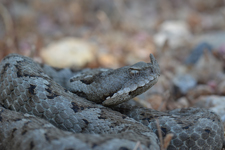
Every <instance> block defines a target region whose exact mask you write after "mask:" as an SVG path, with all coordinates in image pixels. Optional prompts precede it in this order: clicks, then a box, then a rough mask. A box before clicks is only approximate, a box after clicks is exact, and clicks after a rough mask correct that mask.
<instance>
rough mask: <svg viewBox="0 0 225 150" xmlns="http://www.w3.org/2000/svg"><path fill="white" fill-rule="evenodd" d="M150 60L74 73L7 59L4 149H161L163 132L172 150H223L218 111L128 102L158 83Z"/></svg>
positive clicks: (0, 145)
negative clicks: (170, 136)
mask: <svg viewBox="0 0 225 150" xmlns="http://www.w3.org/2000/svg"><path fill="white" fill-rule="evenodd" d="M150 58H151V63H144V62H139V63H136V64H134V65H131V66H125V67H122V68H118V69H115V70H113V69H93V70H90V69H85V70H82V71H73V70H70V69H62V70H60V69H59V70H57V69H54V68H51V67H49V66H46V65H42V66H41V65H39V64H37V63H35V62H34V61H33V60H32V59H30V58H27V57H24V56H20V55H17V54H10V55H8V56H7V57H5V58H4V59H3V60H2V62H1V64H0V82H1V83H0V91H1V97H0V104H1V105H0V149H5V150H16V149H25V150H27V149H35V150H39V149H46V150H47V149H54V150H57V149H58V150H63V149H70V150H72V149H74V150H75V149H77V150H78V149H96V150H101V149H104V150H132V149H134V147H135V146H137V142H138V141H139V142H140V145H141V147H142V149H144V150H147V149H151V150H159V149H160V142H159V139H158V137H157V135H158V133H159V132H161V133H162V136H163V137H165V136H166V134H168V133H173V134H174V137H173V139H172V140H171V142H170V145H169V147H168V149H169V150H174V149H177V150H178V149H182V150H185V149H208V150H210V149H212V150H220V149H221V148H222V145H223V138H224V137H223V125H222V122H221V121H220V119H219V117H218V116H217V115H216V114H215V113H213V112H211V111H208V110H206V109H200V108H188V109H177V110H173V111H169V112H159V111H155V110H151V109H146V108H142V107H139V106H137V104H134V103H135V102H133V101H129V102H127V101H128V100H129V99H132V98H133V97H135V96H137V95H139V94H141V93H143V92H145V91H146V90H147V89H149V88H150V87H152V86H153V85H154V84H155V83H156V82H157V80H158V77H159V74H160V71H159V66H158V63H157V61H156V60H155V58H154V57H153V55H150ZM44 72H45V73H44ZM52 79H54V80H55V81H57V82H58V83H56V82H55V81H54V80H52ZM122 102H124V103H122ZM120 103H122V104H120ZM11 110H13V111H11ZM15 111H17V112H15ZM24 113H25V114H24ZM28 114H31V115H28ZM156 120H158V122H159V126H160V131H158V127H157V123H156ZM49 122H50V123H49ZM53 125H54V126H53ZM56 127H57V128H56ZM68 131H70V132H68Z"/></svg>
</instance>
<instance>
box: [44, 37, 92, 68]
mask: <svg viewBox="0 0 225 150" xmlns="http://www.w3.org/2000/svg"><path fill="white" fill-rule="evenodd" d="M94 53H95V47H94V46H93V45H92V44H90V43H88V42H86V41H84V40H82V39H77V38H65V39H62V40H60V41H57V42H54V43H52V44H50V45H49V46H47V47H45V48H43V49H42V50H41V53H40V55H41V58H42V59H43V61H44V62H45V63H47V64H48V65H50V66H53V67H59V68H65V67H71V66H77V67H82V66H84V65H85V64H86V63H88V62H91V61H93V60H94Z"/></svg>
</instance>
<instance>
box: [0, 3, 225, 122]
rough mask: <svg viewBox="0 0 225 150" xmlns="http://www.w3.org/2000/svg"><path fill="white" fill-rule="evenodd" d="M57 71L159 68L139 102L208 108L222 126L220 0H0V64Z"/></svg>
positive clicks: (224, 31)
mask: <svg viewBox="0 0 225 150" xmlns="http://www.w3.org/2000/svg"><path fill="white" fill-rule="evenodd" d="M9 53H19V54H22V55H25V56H29V57H32V58H33V59H34V60H35V61H37V62H39V63H47V64H49V65H51V66H54V67H60V68H63V67H77V68H85V67H90V68H96V67H107V68H118V67H121V66H124V65H131V64H134V63H136V62H138V61H145V62H149V61H150V60H149V54H150V53H152V54H153V55H154V56H155V57H156V59H157V61H158V62H159V64H160V68H161V76H160V79H159V81H158V83H157V84H156V85H155V86H154V87H153V88H151V89H150V90H149V91H147V92H146V93H144V94H142V95H140V96H138V97H137V98H135V100H138V101H139V102H140V103H142V104H143V105H144V106H146V107H148V108H153V109H157V110H171V109H174V108H184V107H191V106H195V107H199V106H200V107H205V108H209V109H211V110H213V111H215V112H216V113H217V114H219V115H220V116H221V118H222V120H223V121H225V97H224V95H225V74H224V62H225V1H224V0H138V1H137V0H0V59H2V58H3V57H5V56H6V55H7V54H9Z"/></svg>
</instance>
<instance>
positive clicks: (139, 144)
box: [133, 141, 143, 150]
mask: <svg viewBox="0 0 225 150" xmlns="http://www.w3.org/2000/svg"><path fill="white" fill-rule="evenodd" d="M138 148H140V150H143V149H142V147H141V142H140V141H137V144H136V145H135V147H134V149H133V150H137V149H138Z"/></svg>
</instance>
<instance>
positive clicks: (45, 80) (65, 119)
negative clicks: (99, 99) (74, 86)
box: [0, 54, 159, 150]
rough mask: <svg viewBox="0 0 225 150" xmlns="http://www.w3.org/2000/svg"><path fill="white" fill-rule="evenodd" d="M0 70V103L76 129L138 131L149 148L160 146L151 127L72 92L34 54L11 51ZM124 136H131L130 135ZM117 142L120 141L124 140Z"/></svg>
mask: <svg viewBox="0 0 225 150" xmlns="http://www.w3.org/2000/svg"><path fill="white" fill-rule="evenodd" d="M0 73H1V78H0V82H1V83H0V91H2V92H1V96H0V104H1V105H2V106H3V107H5V108H7V109H10V110H14V111H18V112H23V113H29V114H32V115H35V116H38V117H41V118H44V119H46V120H48V121H49V122H50V123H52V124H53V125H55V126H56V127H58V128H60V129H63V130H67V131H71V132H74V133H95V134H118V133H121V134H123V135H124V134H126V133H127V134H129V133H134V134H135V135H136V136H134V137H133V140H134V139H137V141H140V142H141V143H143V144H144V146H145V147H146V148H148V149H151V150H158V149H159V141H158V138H157V136H156V135H155V134H154V133H153V132H152V131H151V130H150V129H149V128H148V127H146V126H144V125H142V124H141V123H139V122H137V121H135V120H134V119H132V118H129V117H127V116H125V115H122V114H121V113H119V112H116V111H113V110H111V109H110V108H106V107H103V106H101V105H98V104H95V103H93V102H90V101H87V100H85V99H83V98H80V97H78V96H77V95H75V94H72V93H71V92H69V91H67V90H66V89H64V88H63V87H62V86H60V85H59V84H57V83H56V82H54V81H53V80H52V79H51V78H50V77H48V76H47V75H46V74H44V73H43V72H42V69H41V68H40V66H39V65H38V64H37V63H35V62H33V61H32V59H30V58H27V57H23V56H20V55H16V54H11V55H9V56H7V57H6V58H4V60H3V61H2V62H1V64H0ZM6 117H7V116H6ZM6 119H7V118H6ZM113 136H114V135H112V138H113ZM20 138H23V137H22V136H21V137H20ZM117 138H118V137H117ZM88 139H90V138H88V136H87V140H88ZM120 139H124V140H126V139H128V140H129V139H130V137H129V136H128V137H125V136H122V137H120ZM146 139H147V142H146ZM93 140H95V139H93ZM137 141H134V142H137ZM117 142H118V145H120V144H122V143H121V142H123V140H119V141H118V140H117ZM27 144H28V143H27ZM116 145H117V144H116ZM125 148H126V147H125ZM127 149H130V148H129V147H127Z"/></svg>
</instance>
